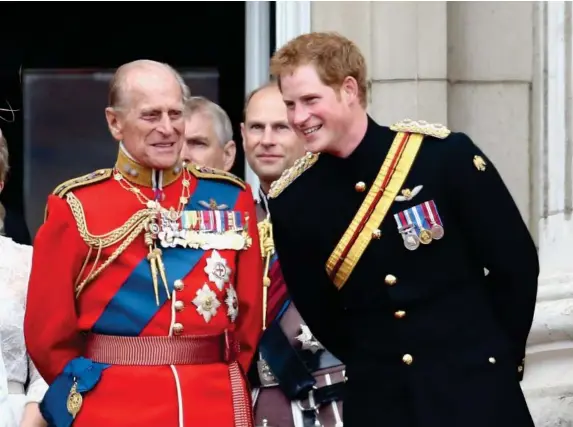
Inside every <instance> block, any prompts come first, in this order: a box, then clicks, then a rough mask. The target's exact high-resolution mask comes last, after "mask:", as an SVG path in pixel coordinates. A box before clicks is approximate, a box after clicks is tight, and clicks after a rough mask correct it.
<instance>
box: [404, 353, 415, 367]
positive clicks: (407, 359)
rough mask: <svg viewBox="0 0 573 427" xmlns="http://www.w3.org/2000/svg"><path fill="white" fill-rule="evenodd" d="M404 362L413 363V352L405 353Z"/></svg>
mask: <svg viewBox="0 0 573 427" xmlns="http://www.w3.org/2000/svg"><path fill="white" fill-rule="evenodd" d="M402 362H404V363H405V364H406V365H411V364H412V363H413V362H414V358H413V357H412V355H411V354H405V355H404V356H402Z"/></svg>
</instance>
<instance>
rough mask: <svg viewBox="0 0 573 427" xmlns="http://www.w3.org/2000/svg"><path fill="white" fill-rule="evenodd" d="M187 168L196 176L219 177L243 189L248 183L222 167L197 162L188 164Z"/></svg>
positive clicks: (204, 177) (205, 177)
mask: <svg viewBox="0 0 573 427" xmlns="http://www.w3.org/2000/svg"><path fill="white" fill-rule="evenodd" d="M187 170H188V171H189V172H191V174H192V175H193V176H195V177H196V178H203V179H218V180H221V181H227V182H231V183H233V184H235V185H236V186H238V187H241V189H243V190H245V189H246V188H247V185H246V184H245V181H243V180H242V179H241V178H239V177H238V176H237V175H234V174H232V173H230V172H225V171H224V170H221V169H215V168H209V167H207V166H199V165H195V164H189V165H187Z"/></svg>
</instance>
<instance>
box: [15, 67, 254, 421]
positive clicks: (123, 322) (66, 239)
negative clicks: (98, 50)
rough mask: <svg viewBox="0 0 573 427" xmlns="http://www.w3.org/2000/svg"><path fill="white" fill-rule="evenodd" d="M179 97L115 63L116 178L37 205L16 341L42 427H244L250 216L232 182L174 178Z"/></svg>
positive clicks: (102, 175)
mask: <svg viewBox="0 0 573 427" xmlns="http://www.w3.org/2000/svg"><path fill="white" fill-rule="evenodd" d="M184 98H185V85H184V84H183V81H182V79H181V77H180V76H179V75H178V74H177V73H176V72H175V71H174V70H173V69H172V68H171V67H169V66H167V65H165V64H159V63H156V62H153V61H135V62H133V63H129V64H126V65H124V66H122V67H120V68H119V69H118V71H117V73H116V75H115V76H114V80H113V82H112V85H111V90H110V104H109V105H110V106H109V108H107V109H106V118H107V121H108V125H109V129H110V131H111V134H112V135H113V137H114V138H115V139H116V140H117V141H119V142H120V148H119V154H118V158H117V162H116V165H115V167H114V168H113V169H105V170H99V171H96V172H94V173H92V174H89V175H86V176H84V177H80V178H76V179H73V180H71V181H68V182H66V183H64V184H62V185H60V186H59V187H58V188H56V190H55V191H54V193H53V194H52V195H50V196H49V198H48V205H47V212H46V214H47V218H46V221H45V223H44V225H43V226H42V227H41V228H40V230H39V232H38V234H37V237H36V241H35V251H34V259H33V267H32V273H31V278H30V286H29V295H28V306H27V313H26V319H25V334H26V342H27V345H28V350H29V352H30V355H31V357H32V359H33V360H34V362H35V363H36V366H37V367H38V370H39V371H40V373H41V374H42V376H43V377H44V378H45V379H46V380H47V381H48V383H50V389H49V391H48V393H47V394H46V397H45V399H44V401H43V402H42V406H41V409H42V413H43V415H44V417H45V418H46V419H47V420H48V421H49V423H50V425H53V426H56V427H64V426H65V427H68V426H70V425H72V424H73V425H74V427H102V426H106V427H115V426H121V427H132V426H133V427H146V426H150V427H151V426H153V427H156V426H161V427H183V426H185V427H194V426H198V427H199V426H200V427H203V426H209V427H243V426H249V427H250V426H252V423H253V422H252V414H251V409H250V400H249V394H248V389H247V386H246V381H245V376H244V374H243V373H244V372H245V371H246V370H247V369H248V367H249V364H250V361H251V359H252V357H253V353H254V351H255V348H256V345H257V340H258V338H259V332H260V330H261V318H260V312H261V310H262V306H261V297H262V291H261V289H262V281H261V280H262V279H261V278H262V262H261V258H260V248H259V240H258V235H257V219H256V213H255V204H254V201H253V198H252V193H251V190H250V188H248V186H247V185H245V184H244V183H243V182H242V181H240V180H239V179H238V178H236V177H234V176H233V175H230V174H224V173H222V172H218V171H214V170H211V169H206V168H199V167H197V166H188V167H181V165H180V160H179V153H180V151H181V147H182V143H183V134H184V130H185V128H184V127H185V124H184Z"/></svg>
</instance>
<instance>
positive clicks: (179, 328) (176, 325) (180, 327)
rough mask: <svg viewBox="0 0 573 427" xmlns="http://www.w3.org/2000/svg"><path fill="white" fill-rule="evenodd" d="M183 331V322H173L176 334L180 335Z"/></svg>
mask: <svg viewBox="0 0 573 427" xmlns="http://www.w3.org/2000/svg"><path fill="white" fill-rule="evenodd" d="M182 332H183V325H182V324H181V323H174V324H173V333H174V334H175V335H180V334H181V333H182Z"/></svg>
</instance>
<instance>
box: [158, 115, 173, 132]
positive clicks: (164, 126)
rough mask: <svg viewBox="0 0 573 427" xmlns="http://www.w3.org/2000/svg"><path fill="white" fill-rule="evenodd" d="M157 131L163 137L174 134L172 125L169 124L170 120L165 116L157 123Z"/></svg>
mask: <svg viewBox="0 0 573 427" xmlns="http://www.w3.org/2000/svg"><path fill="white" fill-rule="evenodd" d="M157 130H158V131H159V132H161V133H162V134H163V135H164V136H170V135H173V132H174V128H173V124H172V123H171V118H170V117H169V116H168V115H167V114H165V115H164V116H163V117H162V118H161V122H160V123H159V126H158V127H157Z"/></svg>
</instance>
